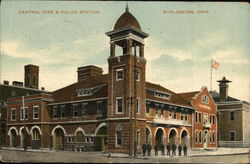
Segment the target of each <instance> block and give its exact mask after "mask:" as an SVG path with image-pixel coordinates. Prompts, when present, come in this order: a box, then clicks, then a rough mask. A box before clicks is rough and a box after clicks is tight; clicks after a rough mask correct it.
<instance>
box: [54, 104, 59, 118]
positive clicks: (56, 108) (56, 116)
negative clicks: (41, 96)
mask: <svg viewBox="0 0 250 164" xmlns="http://www.w3.org/2000/svg"><path fill="white" fill-rule="evenodd" d="M57 112H58V107H57V106H53V118H58V115H57Z"/></svg>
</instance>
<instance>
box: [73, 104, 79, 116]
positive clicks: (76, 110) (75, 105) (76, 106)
mask: <svg viewBox="0 0 250 164" xmlns="http://www.w3.org/2000/svg"><path fill="white" fill-rule="evenodd" d="M73 117H78V104H73Z"/></svg>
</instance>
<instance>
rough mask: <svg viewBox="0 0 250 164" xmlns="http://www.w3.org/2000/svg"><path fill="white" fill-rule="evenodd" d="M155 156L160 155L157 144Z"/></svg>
mask: <svg viewBox="0 0 250 164" xmlns="http://www.w3.org/2000/svg"><path fill="white" fill-rule="evenodd" d="M154 148H155V156H158V145H155V147H154Z"/></svg>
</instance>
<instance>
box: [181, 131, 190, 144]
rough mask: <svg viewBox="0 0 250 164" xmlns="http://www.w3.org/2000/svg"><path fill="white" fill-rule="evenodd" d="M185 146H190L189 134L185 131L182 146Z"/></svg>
mask: <svg viewBox="0 0 250 164" xmlns="http://www.w3.org/2000/svg"><path fill="white" fill-rule="evenodd" d="M183 145H187V146H188V132H187V131H186V130H183V131H182V133H181V146H182V147H183Z"/></svg>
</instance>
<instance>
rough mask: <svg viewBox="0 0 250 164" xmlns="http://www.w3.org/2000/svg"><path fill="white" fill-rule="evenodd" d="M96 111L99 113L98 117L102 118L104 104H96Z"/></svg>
mask: <svg viewBox="0 0 250 164" xmlns="http://www.w3.org/2000/svg"><path fill="white" fill-rule="evenodd" d="M96 111H97V116H102V114H103V104H102V101H97V102H96Z"/></svg>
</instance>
